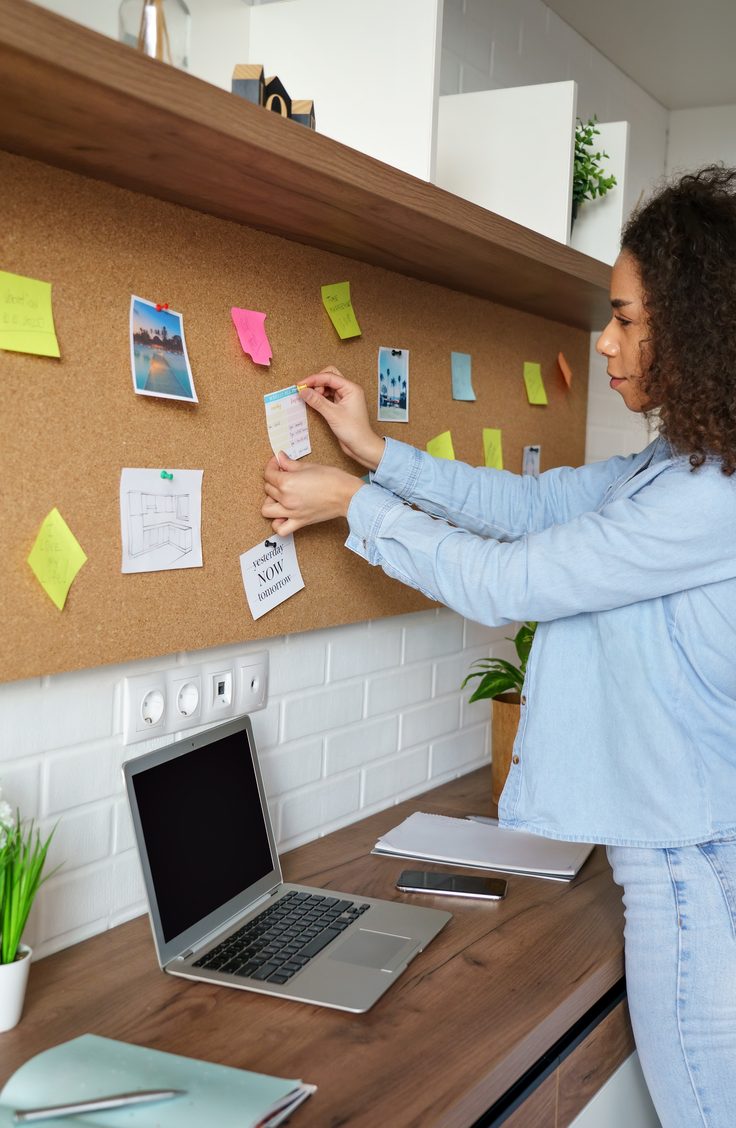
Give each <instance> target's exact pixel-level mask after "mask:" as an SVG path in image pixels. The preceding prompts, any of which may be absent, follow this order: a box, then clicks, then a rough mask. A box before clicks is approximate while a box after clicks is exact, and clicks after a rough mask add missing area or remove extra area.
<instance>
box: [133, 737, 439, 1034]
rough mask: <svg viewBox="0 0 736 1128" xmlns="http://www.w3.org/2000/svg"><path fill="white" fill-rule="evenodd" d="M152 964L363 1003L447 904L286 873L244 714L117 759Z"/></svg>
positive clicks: (213, 979)
mask: <svg viewBox="0 0 736 1128" xmlns="http://www.w3.org/2000/svg"><path fill="white" fill-rule="evenodd" d="M123 774H124V778H125V785H126V791H127V795H128V801H129V803H130V811H131V817H132V822H133V830H134V835H135V842H136V846H137V849H138V853H139V856H140V861H141V869H142V871H143V881H144V885H145V889H146V896H147V898H148V908H149V916H150V920H151V928H152V931H153V938H154V943H155V945H156V953H157V955H158V960H159V964H160V966H161V967H162V968H163V970H164V971H166V972H168V973H169V974H171V975H180V976H183V977H184V978H186V979H201V980H205V981H207V982H209V983H219V984H221V985H222V986H226V987H237V988H240V989H241V990H245V991H257V992H259V993H260V994H266V995H277V996H279V997H281V998H287V999H294V1000H297V1001H299V1002H305V1003H316V1004H317V1005H320V1006H327V1007H335V1008H336V1009H338V1010H346V1011H353V1012H356V1013H359V1012H362V1011H366V1010H368V1009H369V1007H371V1006H372V1005H373V1004H374V1003H375V1002H376V1000H377V999H378V998H380V996H381V995H382V994H383V993H384V991H386V990H387V989H388V988H389V987H390V986H391V984H392V983H393V982H394V980H395V979H397V978H398V976H399V975H400V974H401V973H402V971H403V970H404V969H405V968H406V966H407V964H408V963H409V962H410V960H412V959H413V958H414V957H415V956H416V955H417V954H418V953H419V952H421V951H422V949H423V948H424V947H425V946H426V945H427V944H428V943H429V942H430V940H432V939H433V937H434V936H436V935H437V933H438V932H439V931H440V929H442V928H443V927H444V925H445V924H446V923H447V921H448V920H450V917H451V914H450V913H446V912H440V911H439V910H437V909H429V908H425V907H423V906H416V905H406V904H399V903H396V902H393V901H385V900H379V899H376V898H373V897H362V896H356V895H354V894H350V893H343V892H337V891H335V890H332V889H317V888H313V887H311V886H304V885H294V884H290V883H287V882H284V881H283V878H282V873H281V865H280V862H279V856H278V852H277V850H276V844H275V837H274V833H273V828H272V826H271V819H270V817H269V812H268V804H267V801H266V795H265V792H264V788H263V782H262V779H261V772H260V767H259V763H258V754H257V751H256V745H255V740H254V737H253V729H252V726H251V723H250V718H249V717H239V718H237V719H236V720H234V721H229V722H226V723H225V724H223V725H218V726H217V728H214V729H210V730H209V731H208V732H203V733H200V734H199V735H198V736H195V737H188V738H187V739H185V740H180V741H177V742H176V743H173V744H169V745H167V746H166V747H165V748H159V749H157V750H156V751H154V752H149V753H148V754H147V755H144V756H139V757H138V758H137V759H134V760H128V761H127V762H126V763H125V764H124V765H123Z"/></svg>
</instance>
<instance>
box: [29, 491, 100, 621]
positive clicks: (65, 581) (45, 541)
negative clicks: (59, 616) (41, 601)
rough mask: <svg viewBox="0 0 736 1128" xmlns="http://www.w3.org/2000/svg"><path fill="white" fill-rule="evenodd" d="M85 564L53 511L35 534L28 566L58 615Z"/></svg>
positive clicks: (58, 514)
mask: <svg viewBox="0 0 736 1128" xmlns="http://www.w3.org/2000/svg"><path fill="white" fill-rule="evenodd" d="M86 560H87V557H86V555H85V554H84V551H83V550H82V547H81V545H80V544H79V541H78V540H77V538H76V537H75V536H74V533H73V532H72V531H71V529H70V528H69V526H68V525H67V523H66V521H65V520H64V518H63V517H62V515H61V513H59V510H58V509H52V510H51V512H50V513H49V514H48V516H47V517H46V518H45V520H44V522H43V524H42V525H41V528H40V529H39V531H38V536H37V537H36V540H35V542H34V545H33V548H32V549H31V551H30V554H29V556H28V563H29V565H30V567H31V570H32V572H33V574H34V575H35V577H36V579H37V580H38V582H39V583H40V585H41V587H42V588H43V590H44V591H45V592H46V594H47V595H48V597H49V599H52V600H53V602H54V603H55V604H56V606H57V607H58V608H59V610H60V611H62V610H63V608H64V604H65V603H66V597H67V594H68V592H69V588H70V587H71V586H72V583H73V582H74V578H75V576H76V574H77V572H78V571H79V569H80V568H81V567H82V565H83V564H84V563H85V561H86Z"/></svg>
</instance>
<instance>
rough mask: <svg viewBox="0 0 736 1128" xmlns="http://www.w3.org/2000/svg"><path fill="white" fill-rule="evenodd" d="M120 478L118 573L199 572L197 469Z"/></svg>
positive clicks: (139, 471)
mask: <svg viewBox="0 0 736 1128" xmlns="http://www.w3.org/2000/svg"><path fill="white" fill-rule="evenodd" d="M164 474H165V477H162V473H161V470H160V469H155V470H149V469H145V468H132V467H126V468H125V469H124V470H122V471H121V473H120V539H121V545H122V562H121V565H120V571H121V572H124V573H130V572H169V571H172V570H173V569H175V568H201V567H202V531H201V530H202V474H203V471H202V470H177V469H175V468H173V467H167V468H166V469H165V470H164Z"/></svg>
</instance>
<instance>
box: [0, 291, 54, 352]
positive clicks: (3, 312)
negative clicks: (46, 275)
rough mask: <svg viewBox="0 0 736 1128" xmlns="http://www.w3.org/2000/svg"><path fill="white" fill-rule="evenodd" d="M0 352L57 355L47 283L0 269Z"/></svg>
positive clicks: (49, 292)
mask: <svg viewBox="0 0 736 1128" xmlns="http://www.w3.org/2000/svg"><path fill="white" fill-rule="evenodd" d="M0 349H8V350H9V351H10V352H22V353H33V354H34V355H35V356H60V355H61V354H60V352H59V342H58V341H57V339H56V331H55V329H54V315H53V313H52V312H51V283H50V282H39V281H38V279H37V278H25V277H24V276H23V275H22V274H9V273H8V272H7V270H0Z"/></svg>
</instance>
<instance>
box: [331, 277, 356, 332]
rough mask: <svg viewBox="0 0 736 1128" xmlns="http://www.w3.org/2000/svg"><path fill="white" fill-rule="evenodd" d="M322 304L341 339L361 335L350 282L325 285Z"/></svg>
mask: <svg viewBox="0 0 736 1128" xmlns="http://www.w3.org/2000/svg"><path fill="white" fill-rule="evenodd" d="M322 304H323V305H324V307H325V309H326V310H327V312H328V314H329V315H330V321H331V322H332V324H333V325H334V326H335V328H336V329H337V332H338V335H339V337H340V340H341V341H346V340H347V339H348V337H359V336H360V325H358V319H357V318H356V316H355V311H354V310H353V305H352V302H351V300H350V283H349V282H334V283H333V284H332V285H331V286H323V287H322Z"/></svg>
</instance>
